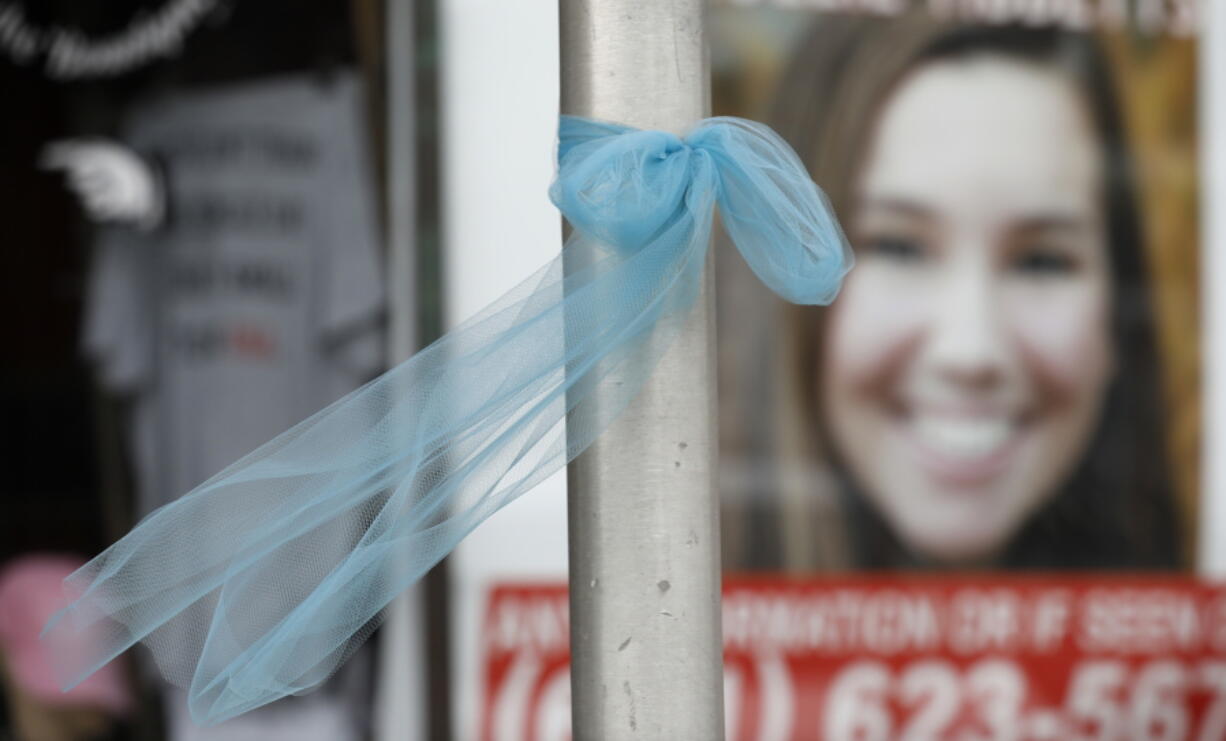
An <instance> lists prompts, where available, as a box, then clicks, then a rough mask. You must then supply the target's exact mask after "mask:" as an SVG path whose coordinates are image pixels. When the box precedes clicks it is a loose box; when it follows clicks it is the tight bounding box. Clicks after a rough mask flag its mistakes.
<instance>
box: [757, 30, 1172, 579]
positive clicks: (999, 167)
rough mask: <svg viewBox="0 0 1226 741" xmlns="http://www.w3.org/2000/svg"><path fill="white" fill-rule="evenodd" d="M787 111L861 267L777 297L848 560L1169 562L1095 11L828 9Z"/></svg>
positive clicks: (1112, 100)
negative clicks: (1090, 22) (813, 303)
mask: <svg viewBox="0 0 1226 741" xmlns="http://www.w3.org/2000/svg"><path fill="white" fill-rule="evenodd" d="M775 108H776V115H775V117H774V118H775V123H776V125H777V127H778V129H779V131H780V132H781V133H782V134H783V135H784V136H785V137H786V138H787V139H788V140H789V141H790V142H791V143H792V145H793V146H795V147H796V149H797V151H798V152H799V153H800V155H801V157H802V158H803V159H804V160H805V161H806V163H807V164H808V165H809V167H810V169H811V171H812V173H813V175H814V178H815V180H817V182H819V183H821V184H822V185H823V187H825V188H826V189H827V191H828V193H829V195H830V197H831V200H832V202H833V204H834V206H835V208H836V210H837V211H838V213H839V216H840V218H841V220H842V222H843V224H844V226H845V228H846V229H847V233H848V237H849V239H850V241H851V242H852V245H853V247H854V248H855V250H856V260H857V267H856V269H855V270H854V271H852V273H851V275H850V276H849V277H848V279H847V281H846V283H845V286H844V289H843V293H842V294H841V295H840V297H839V298H838V300H837V301H836V302H835V303H834V304H833V306H832V307H831V308H830V309H829V310H826V311H812V310H796V311H794V312H792V313H791V314H790V324H791V325H792V327H793V332H794V339H795V341H796V345H797V354H796V356H797V360H796V363H795V364H794V365H795V369H794V371H795V372H794V377H793V379H792V384H793V385H794V386H795V389H794V392H795V393H794V398H795V399H797V400H798V401H797V402H796V403H797V404H798V405H799V407H800V410H801V417H802V418H803V419H804V420H805V423H804V429H805V430H806V431H807V432H806V437H807V440H806V442H807V443H808V444H809V445H810V447H811V450H812V454H813V455H814V456H815V457H820V458H821V459H822V460H823V461H825V463H826V465H827V467H828V468H829V470H830V473H831V475H830V477H829V478H830V479H832V480H833V481H834V482H835V484H834V488H835V490H836V492H837V494H836V496H837V501H838V503H839V507H840V510H841V512H842V515H843V518H844V521H845V523H846V525H847V526H846V527H845V528H843V530H844V538H845V540H846V542H847V550H848V552H849V553H848V556H847V559H846V560H847V564H848V565H851V566H859V567H869V568H874V567H878V568H892V567H921V566H935V567H973V568H985V567H987V568H999V567H1005V568H1027V567H1033V568H1072V569H1084V568H1166V567H1174V566H1176V565H1177V556H1178V537H1177V533H1176V530H1177V524H1176V523H1177V518H1176V516H1175V505H1174V501H1173V493H1172V484H1171V478H1170V473H1169V466H1168V463H1167V445H1166V441H1165V433H1164V421H1163V414H1162V409H1161V401H1160V394H1161V383H1160V380H1161V377H1160V370H1159V368H1158V364H1157V363H1158V361H1157V357H1156V345H1155V330H1154V318H1153V314H1152V308H1151V299H1150V288H1149V285H1148V278H1147V274H1146V266H1145V260H1144V254H1145V253H1144V249H1143V232H1142V229H1141V214H1140V213H1139V206H1138V204H1137V200H1138V199H1137V182H1136V179H1135V176H1134V175H1133V174H1132V172H1131V170H1130V162H1131V160H1130V157H1129V153H1128V151H1127V143H1126V140H1125V133H1124V130H1123V128H1124V127H1123V125H1122V114H1121V111H1120V108H1119V104H1118V102H1117V100H1116V95H1115V92H1114V90H1113V86H1112V81H1111V79H1110V75H1109V73H1108V67H1107V63H1106V60H1105V58H1104V55H1103V52H1102V51H1101V49H1100V48H1099V47H1098V45H1097V44H1096V42H1095V41H1094V39H1093V38H1092V37H1091V36H1088V35H1085V34H1073V33H1066V32H1060V31H1055V30H1038V29H1025V28H1014V27H968V26H965V25H962V26H951V25H946V24H942V23H940V22H937V21H934V20H931V19H929V18H927V17H924V16H922V15H911V14H907V15H904V16H900V17H898V18H894V19H889V20H881V19H864V18H848V17H829V18H823V19H822V21H821V22H820V23H819V24H817V25H816V26H815V28H814V30H813V31H812V32H811V33H810V34H809V35H808V37H807V38H804V39H803V40H802V41H801V43H800V44H799V46H798V47H797V51H796V53H795V54H794V56H793V58H792V60H791V62H790V64H789V66H788V70H787V72H786V73H785V75H784V78H783V84H782V86H781V89H780V91H779V94H778V97H777V103H776V106H775Z"/></svg>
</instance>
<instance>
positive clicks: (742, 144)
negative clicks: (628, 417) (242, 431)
mask: <svg viewBox="0 0 1226 741" xmlns="http://www.w3.org/2000/svg"><path fill="white" fill-rule="evenodd" d="M559 139H560V145H559V151H558V160H559V164H558V176H557V179H556V180H555V182H554V184H553V186H552V187H551V188H550V197H551V198H552V199H553V202H554V203H555V204H556V205H557V206H558V208H559V209H560V210H561V211H562V213H563V214H564V215H565V216H566V218H567V220H568V221H569V222H570V223H571V224H572V226H573V227H574V232H573V233H572V235H571V236H570V238H569V239H568V240H567V243H566V246H565V248H564V250H563V253H562V255H560V256H559V257H557V258H555V259H554V260H553V261H551V262H550V263H549V264H547V265H546V266H544V267H543V268H541V269H540V270H539V271H537V272H536V273H535V274H534V275H532V276H531V277H530V278H528V279H527V280H526V281H524V282H523V283H521V284H520V285H519V286H517V287H516V288H514V289H512V290H511V291H510V292H509V293H507V294H506V295H505V296H503V297H502V298H500V299H499V300H497V301H496V302H494V303H493V304H492V305H490V306H489V307H487V308H485V309H484V310H483V311H481V312H480V313H479V314H478V315H477V316H474V317H473V318H471V319H469V320H468V321H467V322H465V323H464V324H462V325H461V326H459V327H458V328H456V329H455V330H453V331H451V332H450V333H448V334H447V335H445V336H443V337H442V338H440V339H439V340H438V341H437V342H435V343H433V344H431V345H430V346H429V347H427V348H425V349H423V350H422V351H420V352H419V353H417V354H416V355H415V356H413V357H412V358H410V359H409V360H407V361H405V362H404V363H402V364H401V365H399V366H397V367H395V368H393V369H391V370H390V371H388V372H387V373H385V374H383V375H382V376H380V377H379V378H377V379H375V380H374V381H371V382H370V383H368V384H367V385H365V386H363V387H362V388H360V389H358V390H357V391H354V392H353V393H351V394H349V395H348V396H346V397H344V398H343V399H341V400H339V401H337V402H335V403H333V404H332V405H330V406H328V407H326V408H325V409H323V410H322V411H320V412H317V413H316V414H314V415H313V416H311V417H310V418H308V419H306V420H305V421H303V422H301V423H299V424H298V425H296V426H294V427H293V428H291V429H289V430H288V431H286V432H284V433H282V434H281V435H279V436H277V437H276V438H274V439H272V440H271V441H269V442H267V443H265V444H264V445H262V446H261V447H259V448H257V449H256V450H255V451H253V452H251V453H249V454H248V455H246V456H245V457H243V458H242V459H240V460H239V461H237V462H235V463H234V464H232V465H231V466H229V467H228V468H226V469H225V470H223V471H221V472H220V473H218V474H217V475H216V476H213V477H212V478H211V479H209V480H208V481H206V482H204V483H203V484H201V485H200V486H198V487H196V488H195V489H193V490H192V491H191V492H188V493H187V494H186V495H184V496H183V497H181V498H180V499H178V500H176V501H174V502H172V503H170V504H168V505H166V506H165V507H162V508H161V509H159V510H157V511H155V512H154V513H152V514H151V515H149V516H148V517H147V518H145V519H144V520H142V521H141V522H140V523H139V524H138V525H137V526H136V527H135V528H134V529H133V530H132V531H131V532H130V533H128V534H127V535H126V536H124V537H123V538H122V539H121V540H119V541H118V542H116V543H115V544H114V545H112V546H111V547H110V548H108V549H107V550H105V551H104V552H102V553H101V554H100V555H98V556H97V557H96V558H94V559H93V560H92V561H90V562H89V563H88V564H86V565H85V566H84V567H82V568H81V569H80V570H79V571H77V572H76V573H74V574H73V575H72V576H70V577H69V578H68V579H67V580H66V581H65V585H66V588H67V590H68V593H69V597H70V599H71V603H70V604H69V605H68V606H67V607H66V608H64V609H63V610H61V611H60V612H59V613H57V615H56V616H55V617H53V618H52V620H51V621H50V622H49V623H48V625H47V628H46V629H45V630H44V637H45V638H46V639H47V640H49V641H50V642H51V645H52V649H53V650H54V646H55V643H56V636H57V634H58V633H59V632H60V631H74V632H75V631H89V633H90V634H91V635H95V636H99V637H100V638H101V640H99V641H97V643H96V646H95V651H94V652H93V653H92V654H91V655H89V656H86V657H82V656H81V655H80V654H79V652H74V655H73V657H72V658H71V659H65V661H64V662H62V666H61V667H60V669H61V670H62V672H63V676H65V677H66V678H67V681H66V685H67V687H72V686H74V685H75V684H77V683H79V682H80V681H81V680H83V679H84V678H85V677H87V676H88V675H89V674H91V673H93V672H94V671H96V670H97V669H98V668H99V667H101V666H102V665H103V664H105V663H107V662H108V661H110V660H111V659H113V658H114V657H116V656H117V655H119V654H120V653H122V652H123V651H124V650H126V649H127V648H129V647H130V646H132V645H133V644H134V643H136V642H137V641H143V642H145V643H146V644H147V645H148V646H149V647H150V648H151V649H152V650H153V653H154V657H155V659H156V660H157V662H158V666H159V668H160V669H161V670H162V673H163V674H164V675H165V676H166V678H167V679H168V680H170V681H172V682H174V683H176V684H179V685H181V686H185V687H187V688H188V690H189V692H188V703H189V708H190V710H191V712H192V715H193V717H194V719H195V720H196V721H197V722H198V723H201V724H212V723H217V722H220V721H222V720H225V719H227V718H230V717H233V716H235V715H238V714H240V713H243V712H246V711H248V710H251V709H253V708H256V707H259V706H261V705H264V704H267V703H269V702H272V701H274V700H276V699H278V698H280V697H283V696H285V695H289V694H301V693H302V692H304V691H306V690H308V689H310V688H312V687H314V686H316V685H318V684H320V683H321V682H323V681H324V680H325V679H326V678H327V677H328V676H329V675H330V674H331V673H332V672H333V671H335V669H336V668H337V667H338V666H339V665H340V664H341V662H343V661H344V660H345V658H347V657H348V656H349V655H350V654H351V653H352V652H353V651H354V650H355V649H356V648H357V647H358V646H359V645H360V644H361V642H362V641H363V640H365V638H366V637H367V636H368V635H369V634H370V633H371V631H372V630H373V629H374V627H375V625H376V624H377V622H378V620H379V617H380V614H381V611H382V610H383V608H384V607H386V606H387V604H388V603H389V602H390V601H391V600H392V599H393V598H394V597H395V596H396V595H398V594H399V593H400V592H402V591H403V590H404V589H406V588H407V587H408V586H410V585H411V584H412V583H413V582H414V581H416V580H417V579H418V578H420V577H421V575H422V574H424V573H425V572H426V571H427V570H428V569H429V568H430V567H431V566H433V565H434V564H435V563H437V562H438V561H439V560H441V559H442V558H443V557H444V556H445V555H446V554H447V553H448V552H450V551H451V549H452V548H453V547H454V546H455V545H456V543H458V542H459V541H460V540H461V539H462V538H463V537H464V536H465V535H466V534H467V533H468V532H469V531H471V530H472V529H473V528H475V527H476V526H477V525H478V524H480V523H481V522H482V521H483V520H485V519H486V518H487V517H489V516H490V515H491V514H493V513H494V512H496V511H497V510H498V509H499V508H501V507H502V506H504V505H506V504H507V503H508V502H510V501H511V500H513V499H515V498H516V497H518V496H519V495H520V494H522V493H524V492H525V491H527V490H529V489H531V488H532V487H533V486H535V485H536V484H537V483H539V482H540V481H542V480H543V479H545V478H546V477H547V476H549V475H550V474H551V473H553V472H555V471H556V470H558V469H559V468H561V467H562V466H564V465H565V464H566V463H567V462H568V461H570V460H571V459H572V458H574V457H575V456H577V455H578V454H579V453H581V452H582V451H583V450H584V449H585V448H587V446H588V445H589V444H590V443H591V442H592V441H593V440H594V439H595V438H596V437H597V436H598V435H599V434H600V432H601V431H602V430H604V429H605V428H606V427H607V426H608V424H609V423H610V422H611V421H612V420H613V418H614V417H616V415H617V414H618V413H620V411H621V410H622V409H623V408H624V407H625V405H626V404H627V403H628V402H629V401H630V399H631V398H633V396H634V395H635V394H636V393H637V391H638V389H639V388H640V386H641V384H642V381H643V380H645V378H646V376H647V374H648V373H650V370H651V368H652V367H653V364H654V360H655V359H656V358H658V357H659V356H660V355H661V354H662V353H663V351H664V350H665V349H666V348H667V346H668V344H669V340H670V339H671V337H672V336H674V335H675V333H676V331H677V329H678V328H679V327H680V326H681V324H682V323H683V320H684V318H685V316H686V313H687V312H688V311H689V309H690V308H691V307H692V306H693V304H694V302H695V298H696V297H697V295H698V289H699V286H700V281H701V276H702V266H703V262H704V259H705V256H706V252H707V248H708V245H709V242H710V235H711V223H712V220H713V211H714V206H715V204H716V202H718V203H719V206H720V211H721V214H722V217H723V223H724V226H725V229H726V230H727V231H728V233H729V234H730V235H731V237H732V239H733V241H734V242H735V243H736V245H737V248H738V249H739V250H740V251H741V253H742V254H743V255H744V256H745V259H746V260H747V261H748V263H749V265H750V266H751V267H752V268H753V270H754V272H755V273H756V274H757V275H758V277H759V278H761V279H762V281H763V282H765V283H766V284H767V285H769V286H770V287H771V288H772V289H773V290H774V291H775V292H776V293H778V294H779V295H780V296H782V297H783V298H785V299H788V300H789V301H793V302H797V303H806V304H824V303H828V302H830V301H831V300H832V299H833V298H834V296H835V294H836V293H837V291H838V287H839V283H840V281H841V280H842V278H843V276H844V275H845V274H846V272H847V271H848V270H849V269H850V266H851V253H850V251H849V249H848V247H847V243H846V240H845V239H844V237H843V234H842V232H841V231H840V229H839V226H838V223H837V221H836V220H835V218H834V216H833V214H832V212H831V210H830V208H829V205H828V204H827V203H826V201H825V200H824V197H823V196H822V194H821V192H820V191H819V190H818V188H817V187H816V186H815V185H814V184H813V182H812V181H811V180H810V179H809V177H808V175H807V174H806V172H805V169H804V167H803V165H802V164H801V162H800V160H799V159H798V158H797V157H796V155H795V153H794V152H792V150H791V149H790V148H789V147H788V146H787V144H785V143H784V142H783V140H782V139H780V138H779V137H778V136H777V135H775V134H774V133H773V132H772V131H770V129H768V128H766V127H765V126H762V125H760V124H756V123H753V122H750V121H745V120H741V119H735V118H713V119H708V120H705V121H703V122H701V123H700V124H699V125H698V126H697V127H696V128H695V129H694V130H693V131H692V132H691V133H690V134H689V135H688V136H686V137H685V138H684V139H681V138H678V137H676V136H673V135H671V134H667V133H664V132H658V131H639V130H635V129H631V128H628V127H624V126H617V125H613V124H608V123H600V122H596V121H591V120H587V119H583V118H577V117H573V116H563V117H562V119H561V125H560V128H559ZM648 340H650V341H648ZM597 399H599V403H596V401H597Z"/></svg>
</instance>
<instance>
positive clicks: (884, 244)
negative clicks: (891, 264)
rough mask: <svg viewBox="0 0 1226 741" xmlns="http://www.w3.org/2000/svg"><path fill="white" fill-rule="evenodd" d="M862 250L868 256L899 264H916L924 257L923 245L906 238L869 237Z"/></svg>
mask: <svg viewBox="0 0 1226 741" xmlns="http://www.w3.org/2000/svg"><path fill="white" fill-rule="evenodd" d="M862 249H863V250H864V251H865V252H866V253H868V254H869V255H873V256H876V257H884V258H887V259H890V260H897V261H899V262H918V261H919V260H922V259H924V257H925V256H926V252H925V249H924V245H923V244H922V243H921V242H919V241H918V240H914V239H910V238H908V237H871V238H869V239H867V240H865V242H864V245H863V247H862Z"/></svg>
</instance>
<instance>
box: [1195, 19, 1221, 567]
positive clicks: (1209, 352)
mask: <svg viewBox="0 0 1226 741" xmlns="http://www.w3.org/2000/svg"><path fill="white" fill-rule="evenodd" d="M1200 7H1201V13H1202V14H1203V16H1202V19H1201V20H1202V26H1201V37H1200V59H1201V75H1200V91H1199V92H1200V106H1201V109H1200V138H1201V141H1200V146H1201V153H1202V154H1201V162H1200V164H1201V184H1202V190H1201V244H1202V251H1201V257H1202V260H1201V275H1202V282H1201V289H1202V290H1201V296H1202V302H1203V304H1202V309H1201V311H1202V315H1203V317H1204V326H1205V332H1204V338H1205V345H1204V349H1203V356H1202V357H1203V358H1204V378H1203V380H1202V385H1203V388H1204V394H1205V402H1204V404H1205V406H1204V412H1205V416H1204V449H1203V452H1202V459H1203V461H1204V464H1203V465H1204V480H1203V481H1204V485H1203V488H1202V494H1201V501H1202V508H1201V527H1200V570H1201V573H1203V574H1204V575H1206V576H1212V577H1216V578H1222V577H1226V2H1222V1H1221V0H1201V4H1200Z"/></svg>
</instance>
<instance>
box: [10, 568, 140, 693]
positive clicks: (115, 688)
mask: <svg viewBox="0 0 1226 741" xmlns="http://www.w3.org/2000/svg"><path fill="white" fill-rule="evenodd" d="M84 563H85V562H84V561H82V560H80V559H78V558H75V557H71V556H59V555H50V554H38V555H29V556H23V557H21V558H18V559H17V560H15V561H10V562H9V563H8V564H5V566H4V567H3V568H0V655H3V657H4V665H5V667H6V669H7V671H8V673H9V675H10V676H11V677H12V680H13V682H14V683H15V684H16V685H17V686H18V687H19V688H21V690H22V691H23V692H25V693H27V694H29V695H31V696H33V697H35V698H37V699H38V700H40V701H42V702H45V703H47V704H48V705H57V706H73V707H89V706H93V707H100V708H102V709H104V710H107V711H110V712H112V713H114V714H116V715H122V714H125V713H127V712H128V710H129V708H131V706H132V697H131V695H130V693H129V691H128V685H127V683H126V682H125V680H124V673H123V671H122V663H121V660H120V659H117V660H115V661H112V662H111V663H110V664H107V665H106V666H104V667H102V668H101V669H99V670H98V671H97V672H96V673H94V674H93V675H91V676H90V677H89V678H88V679H86V680H85V681H84V682H82V683H81V684H79V685H77V686H76V687H73V688H72V689H71V690H69V691H68V692H61V691H60V685H59V681H58V680H57V677H56V673H55V671H54V670H53V667H54V664H53V662H52V647H51V646H49V645H47V644H46V643H44V642H43V641H41V640H39V634H40V633H41V632H42V629H43V626H44V625H46V623H47V620H48V619H49V618H50V617H51V615H52V614H53V613H55V611H56V610H58V609H59V608H60V607H62V606H63V605H64V604H65V603H66V600H65V596H64V586H63V582H64V577H66V576H68V575H69V574H71V573H72V572H74V571H76V570H77V569H78V568H80V567H81V566H82V565H84ZM59 635H60V640H59V642H58V643H57V645H56V646H55V648H54V651H55V653H56V654H57V655H58V654H63V655H69V656H70V655H78V654H86V653H89V652H88V651H87V650H86V647H87V646H88V645H89V641H90V640H91V636H89V635H88V634H71V633H70V632H69V631H61V632H60V634H59ZM68 635H70V636H71V637H70V638H65V637H64V636H68Z"/></svg>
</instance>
